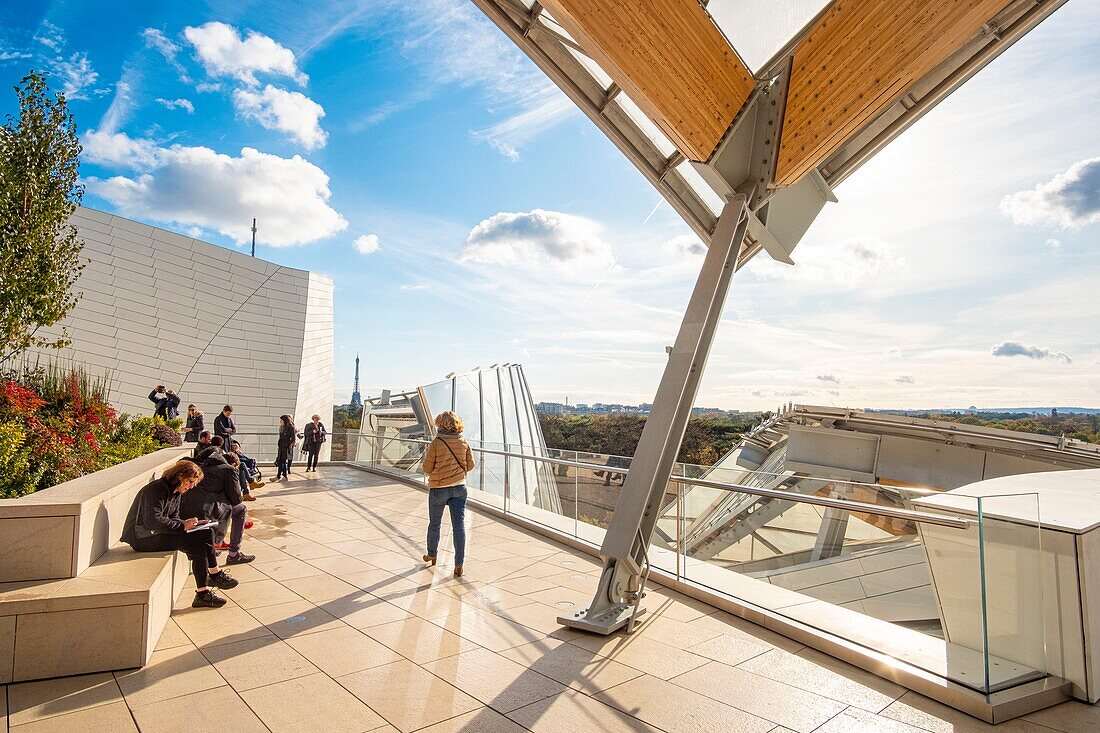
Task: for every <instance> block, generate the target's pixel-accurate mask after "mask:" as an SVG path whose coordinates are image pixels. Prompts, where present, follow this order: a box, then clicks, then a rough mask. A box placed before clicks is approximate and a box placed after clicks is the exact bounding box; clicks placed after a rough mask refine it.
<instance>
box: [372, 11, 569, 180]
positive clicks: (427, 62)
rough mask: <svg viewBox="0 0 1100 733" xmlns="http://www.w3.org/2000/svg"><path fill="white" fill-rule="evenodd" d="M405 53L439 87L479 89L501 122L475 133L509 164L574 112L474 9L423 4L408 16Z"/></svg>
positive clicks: (548, 83)
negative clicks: (528, 144)
mask: <svg viewBox="0 0 1100 733" xmlns="http://www.w3.org/2000/svg"><path fill="white" fill-rule="evenodd" d="M393 6H394V7H395V8H396V9H397V11H398V12H399V13H400V14H401V17H402V18H404V19H407V20H408V23H409V26H408V28H407V32H408V40H406V41H405V43H404V52H405V55H406V56H407V57H408V58H409V60H410V61H411V62H412V63H414V64H416V65H417V66H418V67H419V68H420V69H421V71H422V73H424V74H425V75H426V76H427V77H428V78H429V79H430V80H431V81H432V83H433V84H435V85H437V86H443V85H459V86H462V87H477V88H478V89H480V90H481V91H482V93H483V94H484V96H485V98H486V101H487V102H488V104H489V106H490V108H491V109H492V112H493V113H494V114H496V115H499V116H501V117H503V119H502V120H501V121H500V122H497V123H495V124H493V125H490V126H488V127H486V128H484V129H481V130H475V131H472V132H471V136H472V137H473V138H474V140H477V141H482V142H486V143H488V144H489V145H490V146H492V147H493V149H495V150H497V151H498V152H500V153H501V154H502V155H504V156H505V157H507V158H508V159H510V160H518V159H519V156H520V151H521V149H522V147H523V145H525V144H526V143H527V142H529V141H530V140H531V139H532V138H533V137H534V136H536V135H538V134H540V133H541V132H544V131H545V130H547V129H549V128H550V127H552V126H554V125H556V124H558V123H559V122H561V121H562V120H564V119H567V118H569V117H570V116H571V115H573V114H576V111H577V110H576V107H575V106H574V105H573V104H572V103H571V102H569V101H568V99H567V98H566V97H565V95H564V94H562V93H561V91H559V90H558V88H557V87H556V86H554V84H553V83H552V82H551V81H550V80H549V79H548V78H547V77H546V75H545V74H543V73H542V72H541V71H539V70H538V69H537V68H535V67H534V66H533V65H532V64H531V62H530V60H529V59H528V58H527V57H526V56H525V55H524V54H523V53H522V52H521V51H520V50H519V49H518V48H516V46H515V45H514V44H512V43H511V42H510V41H509V40H508V39H507V38H506V37H505V36H504V34H502V33H500V32H498V31H497V29H496V28H494V27H493V26H492V24H491V23H487V22H486V20H485V17H484V16H483V15H482V14H481V12H480V11H478V10H477V9H476V8H475V7H474V6H473V5H472V4H469V3H455V2H453V0H424V1H423V2H421V3H419V10H420V12H418V13H416V14H409V13H407V11H406V9H405V7H404V4H403V3H394V4H393Z"/></svg>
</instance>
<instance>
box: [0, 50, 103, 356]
mask: <svg viewBox="0 0 1100 733" xmlns="http://www.w3.org/2000/svg"><path fill="white" fill-rule="evenodd" d="M49 92H50V90H49V87H48V86H47V85H46V79H45V77H44V76H43V75H41V74H38V73H36V72H34V71H33V70H32V71H31V72H30V73H29V74H28V75H27V76H25V77H23V79H22V81H20V82H19V84H18V85H17V86H16V87H15V94H16V96H17V97H18V98H19V116H18V118H13V117H12V116H11V115H8V116H7V118H6V121H5V123H4V125H3V126H2V127H0V363H3V362H5V361H8V360H9V359H12V358H14V357H17V356H19V355H21V354H23V353H24V352H26V351H27V350H28V349H31V348H44V349H58V348H61V347H64V346H67V345H68V344H69V343H70V341H71V339H70V338H69V335H68V332H67V331H66V330H65V329H62V331H61V334H60V335H56V334H52V335H45V336H43V335H40V334H39V332H40V331H41V329H43V328H49V327H50V326H53V325H54V324H55V323H57V322H58V321H60V320H61V319H62V318H64V317H65V316H67V315H68V314H69V313H70V312H71V311H72V309H73V308H74V307H75V306H76V304H77V302H78V301H79V300H80V294H79V293H74V292H73V285H74V284H75V283H76V281H77V278H79V277H80V272H81V270H83V269H84V265H83V263H81V261H80V252H81V250H82V249H83V247H84V244H83V242H81V241H80V240H79V239H78V238H77V231H76V228H75V227H73V226H72V225H71V224H69V223H68V220H69V217H71V216H72V214H73V212H74V211H75V210H76V207H77V205H78V204H79V203H80V201H81V199H82V198H83V195H84V187H83V186H81V185H80V184H79V183H78V180H79V179H78V171H79V166H80V161H79V156H80V151H81V147H80V143H79V141H78V139H77V135H76V123H75V121H74V120H73V117H72V115H71V114H69V111H68V107H67V105H66V103H65V95H64V94H62V93H58V94H56V95H54V97H53V98H51V97H50V94H49Z"/></svg>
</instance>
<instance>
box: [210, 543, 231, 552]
mask: <svg viewBox="0 0 1100 733" xmlns="http://www.w3.org/2000/svg"><path fill="white" fill-rule="evenodd" d="M214 549H215V550H216V551H218V552H225V551H226V550H228V549H229V543H228V542H219V543H218V544H216V545H214Z"/></svg>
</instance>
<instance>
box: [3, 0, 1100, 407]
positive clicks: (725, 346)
mask: <svg viewBox="0 0 1100 733" xmlns="http://www.w3.org/2000/svg"><path fill="white" fill-rule="evenodd" d="M0 24H2V25H0V27H2V28H3V33H2V34H0V81H2V82H4V85H5V86H6V87H7V88H9V91H7V92H5V93H4V94H3V95H2V96H0V113H10V112H13V111H14V110H15V104H16V103H15V97H14V95H13V94H12V93H11V92H10V87H11V86H12V85H13V84H15V83H17V82H18V80H19V79H20V78H21V77H22V76H23V74H25V73H26V72H27V70H28V69H30V68H32V67H35V68H39V69H44V70H46V71H49V72H50V73H51V81H50V83H51V85H52V86H53V87H54V88H58V89H64V90H65V92H66V94H67V95H68V98H69V100H70V108H71V111H72V112H73V114H74V115H75V116H76V119H77V124H78V127H79V132H80V135H81V139H82V142H83V145H84V153H83V158H82V160H83V163H82V169H81V174H82V176H83V181H84V183H85V185H86V186H87V195H86V197H85V203H86V204H87V205H89V206H91V207H95V208H99V209H103V210H106V211H109V212H116V213H119V214H122V215H124V216H128V217H131V218H137V219H140V220H142V221H146V222H149V223H152V224H157V225H160V226H166V227H168V228H172V229H175V230H177V231H180V232H183V233H186V234H189V235H191V236H196V237H199V238H202V239H206V240H208V241H212V242H215V243H218V244H222V245H224V246H227V247H233V248H237V249H239V250H242V251H247V248H248V247H249V245H250V241H251V236H252V233H251V231H250V229H251V224H252V219H253V218H254V217H255V218H256V219H257V227H258V233H257V242H258V246H257V256H259V257H263V258H265V259H269V260H271V261H274V262H276V263H278V264H281V265H286V266H289V267H297V268H303V269H311V270H314V271H317V272H320V273H323V274H327V275H329V276H331V277H332V278H333V281H334V283H335V289H336V290H335V295H334V299H335V340H336V354H335V360H336V375H335V382H336V385H337V387H336V388H335V389H336V394H335V395H334V399H335V401H336V402H337V403H342V402H345V401H346V400H347V399H348V398H349V396H350V393H351V390H352V387H353V373H352V372H353V369H354V355H355V353H356V352H359V353H360V354H361V357H362V365H361V366H362V374H361V385H362V388H361V392H362V394H363V395H364V396H366V395H368V394H376V393H377V391H378V390H379V389H382V388H390V389H399V388H407V387H410V386H415V385H417V384H427V383H431V382H433V381H437V380H438V379H439V378H440V377H442V375H444V374H446V373H448V372H450V371H459V372H461V371H465V370H468V369H469V368H472V367H474V366H476V365H481V366H486V365H488V364H491V363H500V362H515V363H522V364H523V365H524V366H525V369H526V375H527V378H528V381H529V384H530V387H531V390H532V393H533V395H534V397H535V399H536V400H560V398H561V396H564V395H569V396H570V399H571V400H575V401H578V402H587V403H592V402H596V401H601V402H615V403H621V404H638V403H642V402H646V401H649V400H651V399H652V398H653V395H654V392H655V390H656V387H657V383H658V381H659V379H660V375H661V371H662V368H663V366H664V364H665V362H666V358H667V357H666V354H665V347H666V346H667V345H668V344H670V343H671V342H672V340H673V339H674V337H675V333H676V330H677V327H678V325H679V322H680V317H681V315H682V312H683V309H684V306H685V304H686V302H687V298H688V295H689V293H690V290H691V287H692V284H693V280H694V277H695V274H696V272H697V270H698V268H699V266H700V263H701V259H702V258H701V256H700V254H701V252H702V245H701V243H700V242H699V241H698V239H697V238H696V237H695V236H694V235H693V234H691V232H690V231H689V230H688V228H687V226H686V225H685V224H684V223H683V222H682V221H681V220H680V219H679V217H678V216H677V215H676V214H675V213H674V212H672V210H671V209H670V207H669V206H668V205H667V204H665V203H663V202H662V200H661V199H660V197H659V196H658V194H657V193H656V192H655V191H654V190H653V189H652V187H651V186H650V185H649V184H648V183H647V182H646V181H645V180H644V179H643V177H642V176H641V175H640V174H639V173H638V172H637V171H636V170H635V169H634V168H633V167H632V166H631V164H630V163H629V162H627V161H626V159H625V158H624V157H623V156H622V155H621V154H620V152H619V151H618V150H617V149H616V148H615V147H614V145H612V144H611V143H610V142H609V141H608V140H607V139H606V138H605V137H604V136H603V134H602V133H600V132H599V131H598V130H597V129H596V128H595V127H594V126H593V125H592V124H591V123H590V122H589V121H588V120H587V119H586V118H585V117H584V116H583V115H582V114H580V113H579V112H577V111H576V110H575V109H574V107H573V105H572V103H570V102H569V101H568V100H567V99H566V98H565V97H564V96H563V95H562V94H561V93H560V92H559V91H558V90H557V89H556V88H555V87H554V86H553V85H552V84H551V83H550V82H549V81H548V80H547V78H546V77H545V75H543V74H542V72H540V71H539V70H538V69H537V68H535V67H534V65H533V64H532V63H531V62H530V61H529V60H528V59H527V58H526V57H524V56H523V55H522V54H521V53H520V52H519V51H518V50H517V49H516V48H515V47H514V45H513V44H512V43H511V42H510V41H508V40H507V39H506V38H505V37H504V36H503V35H502V34H501V33H500V32H499V31H498V30H497V29H496V28H495V27H494V26H493V25H492V24H491V23H490V22H489V21H488V20H487V19H486V18H484V17H483V16H482V15H481V13H480V12H479V11H478V10H477V8H476V7H474V5H473V4H472V3H470V2H468V0H425V2H422V3H417V4H408V3H400V2H396V0H378V2H374V3H367V4H355V5H352V6H349V5H348V4H346V3H337V2H319V3H318V2H313V3H304V2H297V1H295V0H273V1H272V2H269V3H264V4H253V3H245V4H205V3H201V4H178V3H177V4H144V5H141V6H135V5H134V4H133V3H126V2H121V1H120V0H108V1H107V2H104V3H95V4H93V3H58V2H45V1H44V0H30V1H29V2H25V3H8V4H6V5H5V6H3V7H2V8H0ZM1097 27H1100V4H1097V3H1085V2H1070V3H1068V4H1066V5H1065V6H1064V7H1062V8H1061V9H1059V10H1057V11H1056V12H1055V13H1054V14H1053V16H1052V17H1051V18H1050V19H1049V20H1047V21H1045V22H1044V23H1042V25H1041V26H1040V27H1038V28H1037V29H1036V30H1035V31H1034V32H1032V33H1029V34H1028V35H1027V36H1026V37H1025V38H1023V39H1022V40H1021V41H1020V42H1018V43H1017V44H1015V45H1014V46H1012V47H1011V48H1009V49H1008V50H1007V51H1006V52H1005V53H1004V54H1003V55H1002V56H1001V57H999V58H997V59H996V60H995V61H993V63H992V64H991V65H990V66H989V67H988V68H986V69H984V70H983V71H982V72H980V73H979V74H978V75H977V76H976V77H975V78H974V79H972V80H971V81H969V82H968V83H967V84H966V85H964V86H963V87H962V88H961V89H960V90H959V91H958V92H956V93H955V94H953V95H952V96H951V97H950V98H949V99H947V100H946V101H945V102H944V103H943V104H941V105H940V106H938V107H937V108H936V109H934V110H932V111H931V112H930V113H929V114H928V115H926V116H925V117H924V118H923V119H921V120H920V121H919V122H918V123H917V124H916V125H914V126H913V128H912V129H910V130H909V131H907V132H906V133H905V134H904V135H902V136H901V137H900V138H899V139H898V140H897V141H896V142H895V143H893V144H891V145H890V146H889V147H887V148H886V149H885V150H884V151H883V152H882V153H881V154H880V155H878V156H877V157H876V158H875V159H874V160H872V161H871V162H870V163H868V164H867V165H866V166H864V167H863V168H862V169H860V170H859V171H858V172H857V173H856V174H855V175H853V176H852V177H851V178H850V179H848V180H847V181H846V182H845V183H843V184H842V185H840V186H839V187H838V189H837V191H836V194H837V197H838V198H839V203H837V204H830V205H829V206H827V207H826V209H825V211H824V212H823V214H822V216H821V217H820V219H819V220H818V221H817V222H816V223H815V224H814V226H813V227H812V228H811V230H810V231H809V232H808V234H807V236H806V238H805V240H804V241H803V243H802V244H801V245H800V246H799V248H798V249H797V250H796V251H795V252H794V255H793V259H794V260H795V262H796V263H797V264H796V265H795V266H794V267H786V266H782V265H778V264H776V263H774V262H772V261H769V260H767V259H766V258H765V257H763V256H760V257H757V258H755V259H754V260H753V261H752V262H751V263H749V265H748V266H747V267H746V268H744V270H743V271H742V272H739V273H738V274H737V276H736V277H735V278H734V281H733V285H732V289H731V293H730V297H729V302H728V305H727V307H726V310H725V314H724V319H723V322H722V324H721V326H720V328H719V330H718V334H717V337H716V341H715V344H714V348H713V351H712V354H711V358H710V362H709V365H708V367H707V371H706V374H705V376H704V378H703V381H702V385H701V389H700V393H699V401H700V403H701V404H707V405H720V406H724V407H727V408H728V409H740V410H767V409H774V408H775V407H776V406H777V405H779V404H783V403H786V402H789V401H795V402H805V403H812V404H822V405H830V406H838V407H845V406H853V407H856V406H865V405H871V406H875V407H882V408H896V409H898V408H919V407H922V406H923V405H927V404H958V405H962V406H966V405H970V404H982V405H992V406H997V405H1019V404H1026V403H1033V404H1051V405H1062V404H1065V405H1087V406H1098V407H1100V338H1098V337H1097V335H1096V328H1095V324H1096V323H1098V322H1100V300H1097V299H1096V298H1094V297H1091V296H1089V297H1082V294H1091V293H1092V291H1093V290H1094V289H1095V288H1094V287H1089V286H1090V285H1093V286H1095V285H1097V284H1100V257H1098V256H1097V251H1098V250H1097V247H1096V245H1097V243H1098V242H1097V232H1098V231H1100V229H1098V222H1100V191H1098V188H1100V187H1098V186H1097V183H1096V182H1097V180H1098V179H1100V157H1098V156H1100V126H1098V125H1097V124H1096V121H1095V107H1096V102H1097V92H1096V90H1097V89H1100V63H1097V62H1098V61H1100V37H1098V35H1097V34H1096V32H1095V28H1097ZM211 307H214V306H213V305H211Z"/></svg>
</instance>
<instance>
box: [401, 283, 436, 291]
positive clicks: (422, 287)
mask: <svg viewBox="0 0 1100 733" xmlns="http://www.w3.org/2000/svg"><path fill="white" fill-rule="evenodd" d="M399 289H400V290H431V287H430V286H428V285H422V284H421V285H412V284H405V285H402V286H401V287H400V288H399Z"/></svg>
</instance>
